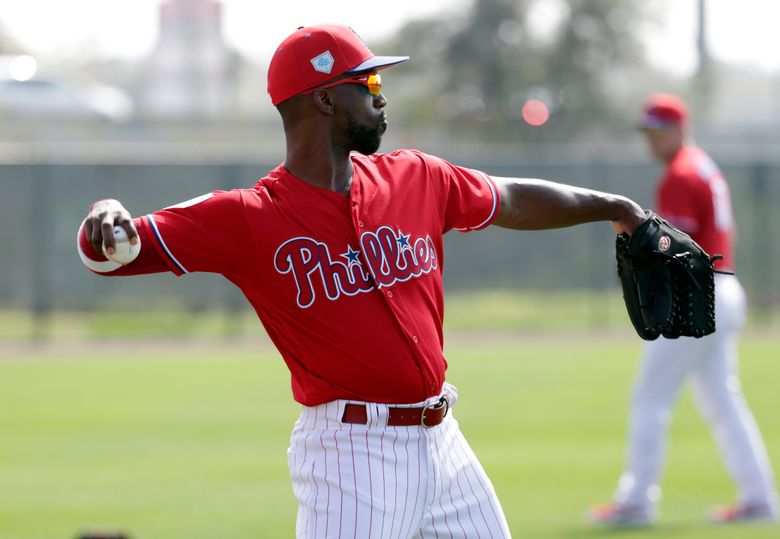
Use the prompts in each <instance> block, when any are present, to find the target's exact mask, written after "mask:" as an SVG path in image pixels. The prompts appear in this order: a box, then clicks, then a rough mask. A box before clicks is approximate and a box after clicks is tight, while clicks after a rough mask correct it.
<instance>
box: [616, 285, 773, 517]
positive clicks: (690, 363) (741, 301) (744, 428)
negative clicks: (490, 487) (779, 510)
mask: <svg viewBox="0 0 780 539" xmlns="http://www.w3.org/2000/svg"><path fill="white" fill-rule="evenodd" d="M715 290H716V305H715V315H716V323H717V328H718V329H717V331H716V332H715V333H714V334H712V335H708V336H707V337H703V338H701V339H694V338H692V337H681V338H679V339H664V338H659V339H658V340H656V341H652V342H650V343H648V344H647V345H646V348H645V355H644V357H643V360H642V368H641V370H640V373H639V376H638V377H637V380H636V383H635V386H634V392H633V400H632V409H631V423H630V428H629V444H628V450H627V456H626V469H625V470H624V472H623V475H622V476H621V478H620V482H619V485H618V489H617V491H616V493H615V500H616V501H618V502H619V503H623V504H626V505H631V506H641V507H650V508H652V507H654V506H655V504H656V503H657V502H658V499H659V498H660V495H661V489H660V486H659V479H660V476H661V471H662V468H663V465H664V461H665V457H666V442H667V430H668V427H669V423H670V421H671V417H672V410H673V407H674V405H675V403H676V401H677V397H678V395H679V392H680V390H681V388H682V387H683V384H684V383H685V381H686V380H688V379H689V378H690V380H691V383H692V386H693V394H694V397H695V402H696V404H697V405H698V408H699V410H700V411H701V414H702V416H703V417H704V418H705V419H706V420H707V421H708V422H709V424H710V426H711V428H712V432H713V434H714V437H715V440H716V442H717V444H718V446H719V449H720V450H721V453H722V455H723V459H724V461H725V463H726V467H727V469H728V471H729V473H730V475H731V477H732V478H733V479H734V482H735V483H736V484H737V488H738V490H739V493H738V499H739V501H740V502H741V503H745V504H756V505H764V504H769V505H774V504H775V503H776V493H775V486H774V475H773V472H772V467H771V465H770V463H769V457H768V455H767V451H766V447H765V446H764V441H763V439H762V437H761V433H760V431H759V429H758V425H757V424H756V421H755V419H754V418H753V414H752V413H751V411H750V408H748V405H747V402H746V401H745V398H744V396H743V394H742V391H741V389H740V384H739V377H738V374H737V364H738V358H737V337H738V332H739V329H740V328H741V327H742V325H743V323H744V319H745V312H746V301H745V293H744V291H743V289H742V286H741V285H740V283H739V281H738V280H737V278H736V277H735V276H733V275H717V276H716V277H715Z"/></svg>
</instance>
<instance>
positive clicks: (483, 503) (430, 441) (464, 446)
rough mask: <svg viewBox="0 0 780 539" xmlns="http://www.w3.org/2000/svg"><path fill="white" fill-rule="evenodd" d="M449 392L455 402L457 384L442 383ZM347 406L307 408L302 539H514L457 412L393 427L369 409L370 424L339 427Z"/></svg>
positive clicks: (297, 465)
mask: <svg viewBox="0 0 780 539" xmlns="http://www.w3.org/2000/svg"><path fill="white" fill-rule="evenodd" d="M443 394H444V395H446V396H447V397H448V400H449V402H450V406H452V405H454V403H455V400H456V398H457V392H456V391H455V388H454V387H452V386H450V385H449V384H445V387H444V390H443ZM437 400H438V397H434V398H431V399H428V400H427V401H425V402H422V403H415V404H412V405H409V406H410V407H412V406H424V405H427V404H432V403H434V402H436V401H437ZM348 402H351V401H343V400H339V401H333V402H329V403H326V404H321V405H319V406H313V407H304V409H303V411H302V412H301V416H300V418H299V419H298V421H297V422H296V423H295V427H294V428H293V432H292V437H291V441H290V449H289V450H288V461H289V466H290V476H291V478H292V485H293V492H294V494H295V498H296V499H297V501H298V519H297V524H296V535H297V537H298V538H307V539H325V538H345V537H354V538H361V539H368V538H372V539H373V538H390V539H396V538H427V537H431V538H433V537H453V538H463V539H472V538H488V537H492V538H494V539H499V538H505V537H510V534H509V527H508V526H507V523H506V519H505V517H504V513H503V511H502V510H501V505H500V504H499V502H498V498H497V497H496V494H495V491H494V490H493V486H492V484H491V483H490V480H489V479H488V477H487V475H486V474H485V472H484V470H483V469H482V466H481V465H480V464H479V462H478V461H477V458H476V457H475V456H474V453H473V452H472V451H471V448H470V447H469V445H468V443H466V440H465V439H464V438H463V435H462V434H461V432H460V428H459V427H458V422H457V421H456V420H455V418H454V417H452V411H451V410H450V413H448V414H447V416H446V418H445V419H444V421H443V422H442V423H441V424H440V425H437V426H435V427H431V428H425V427H422V426H411V427H409V426H404V427H388V426H387V425H386V424H387V417H388V408H389V407H388V406H387V405H384V404H375V403H370V404H368V405H367V410H368V422H367V424H365V425H356V424H347V423H342V421H341V418H342V416H343V414H344V406H345V405H346V404H347V403H348Z"/></svg>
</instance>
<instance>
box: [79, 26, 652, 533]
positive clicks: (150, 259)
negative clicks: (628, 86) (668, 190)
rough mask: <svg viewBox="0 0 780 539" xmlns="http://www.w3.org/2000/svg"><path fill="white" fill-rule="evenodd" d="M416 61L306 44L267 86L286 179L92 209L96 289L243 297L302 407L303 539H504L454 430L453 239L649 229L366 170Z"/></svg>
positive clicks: (292, 46) (330, 37) (525, 197)
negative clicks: (154, 205) (122, 241)
mask: <svg viewBox="0 0 780 539" xmlns="http://www.w3.org/2000/svg"><path fill="white" fill-rule="evenodd" d="M407 59H408V57H405V56H394V57H380V56H374V54H373V53H372V52H371V51H370V50H369V49H368V48H367V46H366V45H365V43H364V42H363V41H362V39H360V37H359V36H358V35H357V34H355V32H354V31H353V30H351V29H350V28H348V27H345V26H339V25H322V26H311V27H306V28H304V27H302V28H299V29H298V30H297V31H296V32H294V33H293V34H292V35H290V36H289V37H288V38H287V39H285V40H284V41H283V42H282V43H281V44H280V45H279V47H278V48H277V49H276V51H275V53H274V55H273V58H272V60H271V63H270V66H269V70H268V91H269V93H270V97H271V100H272V102H273V104H274V105H275V106H276V107H277V108H278V110H279V113H280V115H281V117H282V122H283V125H284V131H285V137H286V141H287V155H286V159H285V161H284V163H283V164H281V165H279V166H278V167H277V168H275V169H274V170H272V171H271V172H269V173H268V175H267V176H265V177H264V178H262V179H261V180H259V181H258V182H257V184H256V185H254V187H251V188H247V189H236V190H233V191H228V192H224V191H215V192H212V193H208V194H206V195H203V196H201V197H198V198H196V199H193V200H190V201H187V202H184V203H181V204H177V205H175V206H171V207H168V208H165V209H162V210H160V211H156V212H153V213H150V214H148V215H144V216H142V217H138V218H135V219H133V218H131V216H130V214H129V213H128V211H127V210H126V209H125V208H124V207H122V205H121V204H120V203H119V202H118V201H116V200H100V201H97V202H95V203H94V204H93V205H92V206H91V208H90V210H89V213H88V215H87V217H86V219H85V220H84V222H83V224H82V226H81V228H80V230H79V233H78V248H79V253H80V255H81V258H82V260H83V262H84V264H85V265H86V266H87V267H88V268H89V269H90V270H92V271H94V272H96V273H99V274H102V275H111V276H115V275H132V274H143V273H152V272H162V271H170V272H173V273H174V274H176V275H184V274H187V273H191V272H196V271H207V272H214V273H220V274H222V275H224V276H225V277H226V278H227V279H229V280H230V281H232V282H233V283H234V284H235V285H236V286H238V287H239V288H240V289H241V290H242V292H243V293H244V295H245V296H246V298H247V299H248V300H249V302H250V303H251V304H252V306H253V307H254V309H255V311H256V313H257V316H258V318H259V319H260V322H261V323H262V324H263V326H264V327H265V329H266V331H267V332H268V334H269V336H270V337H271V339H272V340H273V342H274V344H275V345H276V347H277V348H278V350H279V353H280V354H281V356H282V358H283V359H284V361H285V362H286V364H287V366H288V367H289V370H290V374H291V381H292V392H293V397H294V398H295V400H296V401H297V402H299V403H300V404H301V405H302V411H301V415H300V418H299V419H298V421H297V422H296V423H295V426H294V428H293V431H292V435H291V441H290V448H289V451H288V456H289V469H290V476H291V479H292V486H293V492H294V495H295V498H296V500H297V502H298V517H297V525H296V533H297V536H298V537H301V538H317V539H321V538H326V537H358V538H398V537H404V538H408V537H441V536H447V537H460V538H469V539H473V538H480V537H492V538H499V537H509V529H508V526H507V522H506V519H505V517H504V513H503V511H502V509H501V506H500V504H499V502H498V500H497V499H496V494H495V492H494V489H493V486H492V485H491V483H490V481H489V479H488V478H487V476H486V475H485V472H484V470H483V469H482V467H481V465H480V464H479V462H478V461H477V459H476V457H475V456H474V453H473V452H472V451H471V449H470V448H469V445H468V444H467V443H466V441H465V439H464V437H463V435H462V434H461V432H460V430H459V428H458V423H457V421H456V420H455V418H454V417H453V413H452V409H453V407H454V406H455V404H456V402H457V391H456V389H455V388H454V387H453V386H451V385H449V384H448V383H446V381H445V371H446V368H447V362H446V361H445V359H444V357H443V355H442V348H443V335H442V319H443V316H444V298H443V290H442V266H443V260H444V259H443V255H444V253H443V241H442V235H443V234H444V233H445V232H447V231H449V230H452V229H457V230H460V231H462V232H468V231H472V230H480V229H483V228H485V227H487V226H488V225H491V224H493V225H498V226H502V227H508V228H515V229H544V228H555V227H564V226H571V225H575V224H578V223H585V222H591V221H600V220H603V221H612V223H613V226H614V228H615V230H616V231H617V232H627V233H629V234H630V233H631V232H632V231H633V230H634V229H635V228H636V227H637V226H638V224H639V223H641V222H642V221H643V220H644V218H645V214H644V212H643V211H642V209H641V208H640V207H639V206H638V205H637V204H635V203H634V202H632V201H630V200H628V199H626V198H624V197H621V196H618V195H612V194H607V193H600V192H596V191H590V190H587V189H580V188H575V187H571V186H567V185H562V184H557V183H552V182H545V181H541V180H526V179H509V178H495V177H490V176H488V175H487V174H485V173H483V172H480V171H477V170H471V169H467V168H463V167H459V166H455V165H453V164H450V163H448V162H447V161H444V160H442V159H439V158H437V157H433V156H431V155H426V154H424V153H421V152H419V151H414V150H400V151H396V152H392V153H388V154H379V153H375V152H376V151H377V150H378V148H379V145H380V141H381V139H382V135H383V134H384V133H385V130H386V129H387V125H388V117H387V114H386V113H385V107H386V105H387V100H386V98H385V96H384V94H383V93H382V81H381V78H380V73H379V71H380V70H381V69H384V68H387V67H389V66H392V65H394V64H398V63H401V62H403V61H405V60H407ZM114 225H119V226H121V227H123V228H124V229H125V230H126V232H127V234H128V236H129V237H130V238H131V242H133V243H134V244H137V243H138V242H139V241H140V244H141V249H140V252H139V254H138V256H137V258H135V259H134V260H133V261H132V262H130V263H128V264H126V265H120V264H118V263H115V262H113V261H111V260H110V255H111V254H112V253H114V252H115V243H114V232H113V226H114ZM103 248H105V250H106V253H107V254H108V255H109V258H107V257H106V256H104V254H103V251H102V249H103Z"/></svg>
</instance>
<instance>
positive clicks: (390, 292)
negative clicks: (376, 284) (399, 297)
mask: <svg viewBox="0 0 780 539" xmlns="http://www.w3.org/2000/svg"><path fill="white" fill-rule="evenodd" d="M387 297H388V298H392V297H393V291H392V290H388V291H387Z"/></svg>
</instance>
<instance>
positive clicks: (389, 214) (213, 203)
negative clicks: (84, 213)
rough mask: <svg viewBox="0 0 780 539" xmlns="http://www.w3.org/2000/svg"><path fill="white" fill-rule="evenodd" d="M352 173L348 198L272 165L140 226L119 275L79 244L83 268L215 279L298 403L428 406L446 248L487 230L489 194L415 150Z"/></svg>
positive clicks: (486, 185) (484, 186)
mask: <svg viewBox="0 0 780 539" xmlns="http://www.w3.org/2000/svg"><path fill="white" fill-rule="evenodd" d="M352 163H353V165H354V175H353V177H352V184H351V187H350V193H349V196H348V197H347V196H344V195H343V194H340V193H335V192H333V191H330V190H327V189H321V188H318V187H315V186H313V185H311V184H308V183H306V182H304V181H302V180H300V179H298V178H296V177H295V176H293V175H292V174H291V173H290V172H288V171H287V169H285V168H284V166H281V165H280V166H279V167H277V168H276V169H274V170H273V171H271V173H270V174H269V175H268V176H266V177H265V178H263V179H261V180H260V181H259V182H258V183H257V184H256V185H255V186H254V187H253V188H251V189H236V190H233V191H227V192H225V191H215V192H213V193H210V194H208V195H204V196H202V197H199V198H197V199H193V200H192V201H188V202H185V203H182V204H179V205H177V206H172V207H170V208H165V209H163V210H160V211H157V212H154V213H152V214H150V215H147V216H144V217H142V218H139V219H136V220H135V221H134V223H135V225H136V228H137V229H138V233H139V236H140V239H141V243H142V249H141V254H140V255H139V257H138V258H137V259H136V260H134V261H133V262H132V263H131V264H128V265H127V266H122V267H117V265H115V264H113V263H112V262H105V258H104V257H103V255H102V253H100V254H98V253H96V252H95V251H94V250H93V249H92V248H91V246H90V245H89V244H88V243H87V241H86V239H85V237H84V234H83V233H82V234H80V249H81V251H82V258H83V259H84V260H85V264H86V265H87V266H88V267H89V268H90V269H92V270H93V271H96V272H98V273H102V274H109V275H128V274H140V273H150V272H158V271H166V270H170V271H172V272H173V273H175V274H176V275H183V274H185V273H189V272H194V271H207V272H214V273H220V274H222V275H224V276H225V277H227V278H228V279H229V280H230V281H232V282H233V283H234V284H236V285H237V286H238V287H239V288H240V289H241V290H242V292H243V293H244V295H245V296H246V297H247V299H248V300H249V302H250V303H251V304H252V306H253V307H254V309H255V311H256V313H257V315H258V317H259V318H260V321H261V322H262V324H263V326H264V327H265V329H266V331H267V332H268V335H269V336H270V338H271V339H272V341H273V342H274V344H275V345H276V347H277V348H278V350H279V352H280V353H281V355H282V357H283V358H284V360H285V362H286V363H287V366H288V367H289V369H290V372H291V375H292V390H293V396H294V397H295V400H297V401H298V402H300V403H302V404H305V405H307V406H314V405H317V404H321V403H323V402H328V401H331V400H334V399H354V400H361V401H369V402H381V403H391V404H392V403H395V404H398V403H410V402H419V401H422V400H425V399H426V398H428V397H431V396H433V395H436V394H438V392H439V391H440V390H441V387H442V384H443V383H444V372H445V370H446V368H447V363H446V361H445V359H444V356H443V354H442V349H443V335H442V323H443V318H444V298H443V287H442V269H443V267H442V263H443V238H442V235H443V234H444V233H445V232H447V231H448V230H450V229H452V228H457V229H461V230H463V231H467V230H476V229H481V228H484V227H486V226H488V225H489V224H490V223H492V222H493V220H494V219H495V217H496V215H497V214H498V208H499V202H500V201H499V195H498V191H497V189H496V187H495V185H494V184H493V182H492V180H491V179H490V178H489V177H488V176H487V175H486V174H484V173H482V172H479V171H475V170H470V169H466V168H462V167H457V166H455V165H452V164H450V163H448V162H446V161H444V160H442V159H439V158H436V157H432V156H429V155H426V154H423V153H420V152H417V151H412V150H402V151H397V152H394V153H390V154H375V155H371V156H362V155H353V156H352ZM151 246H153V248H152V247H151Z"/></svg>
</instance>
